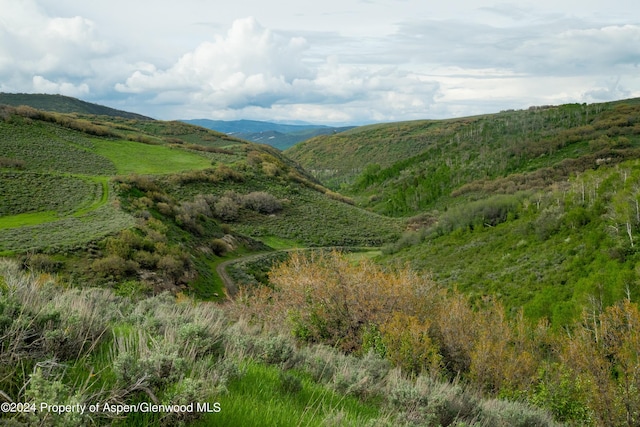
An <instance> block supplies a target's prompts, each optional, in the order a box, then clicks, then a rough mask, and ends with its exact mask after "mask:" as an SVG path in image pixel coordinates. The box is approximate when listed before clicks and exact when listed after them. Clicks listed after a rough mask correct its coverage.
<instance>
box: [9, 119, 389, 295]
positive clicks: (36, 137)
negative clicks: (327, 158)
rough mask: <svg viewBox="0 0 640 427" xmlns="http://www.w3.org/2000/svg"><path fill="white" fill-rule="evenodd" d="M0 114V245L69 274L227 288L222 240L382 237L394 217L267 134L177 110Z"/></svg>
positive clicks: (246, 245)
mask: <svg viewBox="0 0 640 427" xmlns="http://www.w3.org/2000/svg"><path fill="white" fill-rule="evenodd" d="M0 117H1V118H2V120H1V121H0V153H1V155H0V190H2V194H3V197H2V200H1V201H0V215H1V216H0V253H3V254H25V253H30V254H33V253H44V254H47V255H46V256H47V257H49V258H50V259H48V262H50V263H51V264H52V265H54V266H55V271H59V272H61V273H64V274H73V275H80V276H81V277H84V278H85V279H86V280H89V281H98V282H108V281H113V280H120V279H126V278H129V279H132V280H134V281H136V280H137V282H136V283H138V284H139V285H140V286H142V287H144V286H151V287H153V286H156V287H158V286H161V285H162V286H164V285H163V284H169V283H175V282H177V283H179V284H181V285H182V286H186V287H187V288H188V289H190V290H191V291H193V292H196V293H199V294H200V295H201V296H205V297H208V298H213V297H214V294H215V295H218V296H217V298H222V297H223V292H222V289H221V284H220V283H219V282H216V283H217V284H215V285H212V284H211V283H212V282H211V280H214V282H215V280H216V279H215V277H213V276H214V273H213V270H214V269H215V260H216V259H221V258H220V256H221V255H222V254H224V253H226V252H230V251H231V252H232V251H243V250H255V249H257V248H262V250H267V249H269V248H268V247H267V246H264V245H263V244H262V243H259V240H264V241H266V242H279V243H278V245H280V246H282V245H285V246H286V245H302V246H333V245H338V246H345V245H347V246H354V245H355V246H357V245H360V246H362V245H380V244H382V243H384V242H390V241H392V240H393V239H394V238H395V237H397V236H398V235H399V233H400V232H401V230H402V225H401V221H397V220H393V219H389V218H384V217H381V216H379V215H376V214H372V213H371V212H368V211H365V210H363V209H361V208H357V207H355V206H353V204H351V203H350V200H348V199H347V198H344V197H343V196H341V195H339V194H336V193H333V192H331V191H329V190H327V189H326V188H324V187H322V186H321V185H319V183H318V182H317V181H315V179H314V178H313V177H311V176H310V175H309V174H307V173H306V172H305V171H304V170H303V169H301V168H300V167H299V166H298V165H297V164H295V163H294V162H292V161H290V160H289V159H287V158H285V157H283V156H282V155H281V154H280V152H279V151H277V150H275V149H273V148H271V147H269V146H265V145H258V144H252V143H248V142H246V141H242V140H238V139H235V138H232V137H229V136H227V135H224V134H220V133H218V132H215V131H210V130H207V129H204V128H201V127H197V126H192V125H188V124H185V123H182V122H162V121H155V120H154V121H150V120H135V119H127V118H123V117H111V116H95V115H82V114H78V113H74V114H62V113H51V112H44V111H41V110H36V109H33V108H31V107H25V106H19V107H9V106H4V107H2V109H1V111H0ZM326 221H331V222H332V223H333V224H334V226H333V227H330V228H326V227H324V226H323V224H326ZM127 230H129V231H127ZM131 230H133V233H131V232H130V231H131ZM109 235H111V237H107V236H109ZM225 235H228V237H227V240H226V241H223V240H221V239H222V238H223V237H224V236H225ZM150 236H151V237H150ZM106 237H107V239H106V240H105V238H106ZM284 242H286V243H284ZM118 245H119V246H120V247H121V248H122V247H125V248H128V249H121V248H120V249H118V248H117V246H118ZM87 250H91V251H92V252H91V254H90V256H88V257H87V256H86V255H87V254H86V251H87ZM63 251H73V252H74V253H76V255H74V256H72V257H61V256H60V255H59V254H60V253H61V252H63ZM216 254H217V255H216ZM43 256H44V255H43ZM212 277H213V278H212Z"/></svg>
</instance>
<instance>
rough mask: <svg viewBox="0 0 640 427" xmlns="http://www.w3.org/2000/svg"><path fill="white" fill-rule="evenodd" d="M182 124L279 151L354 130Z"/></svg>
mask: <svg viewBox="0 0 640 427" xmlns="http://www.w3.org/2000/svg"><path fill="white" fill-rule="evenodd" d="M182 121H183V122H184V123H189V124H192V125H197V126H202V127H204V128H207V129H212V130H215V131H218V132H223V133H226V134H228V135H233V136H235V137H237V138H240V139H244V140H247V141H251V142H257V143H260V144H268V145H271V146H273V147H275V148H278V149H280V150H286V149H287V148H289V147H292V146H294V145H295V144H297V143H298V142H301V141H306V140H307V139H309V138H313V137H315V136H319V135H332V134H335V133H339V132H343V131H346V130H349V129H352V128H354V126H345V127H332V126H324V125H314V124H304V125H291V124H282V123H273V122H263V121H258V120H229V121H227V120H209V119H192V120H182Z"/></svg>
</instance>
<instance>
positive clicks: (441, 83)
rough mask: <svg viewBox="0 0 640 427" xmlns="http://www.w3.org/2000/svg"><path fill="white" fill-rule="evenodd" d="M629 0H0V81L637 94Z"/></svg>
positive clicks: (255, 114)
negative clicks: (511, 0) (441, 0)
mask: <svg viewBox="0 0 640 427" xmlns="http://www.w3.org/2000/svg"><path fill="white" fill-rule="evenodd" d="M639 65H640V5H638V4H637V1H636V0H607V1H604V0H580V1H577V0H535V1H529V0H520V1H517V2H516V1H513V2H508V1H507V2H505V1H490V0H478V1H472V0H448V1H446V2H435V1H427V0H322V1H317V0H314V1H309V0H298V1H291V0H288V1H287V0H271V1H269V2H264V1H262V0H231V1H229V0H228V1H225V2H222V1H210V0H209V1H208V0H181V1H170V0H154V1H135V0H109V1H104V0H93V1H86V0H0V92H21V93H59V94H63V95H68V96H73V97H77V98H80V99H83V100H86V101H89V102H95V103H99V104H103V105H107V106H109V107H113V108H118V109H123V110H127V111H132V112H136V113H139V114H144V115H147V116H151V117H154V118H157V119H163V120H174V119H195V118H208V119H218V120H238V119H251V120H267V121H282V122H295V121H304V122H310V123H318V124H331V125H346V124H365V123H373V122H390V121H401V120H415V119H443V118H452V117H462V116H470V115H476V114H484V113H495V112H499V111H502V110H506V109H523V108H528V107H529V106H533V105H557V104H563V103H570V102H579V103H583V102H586V103H592V102H604V101H610V100H618V99H625V98H632V97H639V96H640V67H639Z"/></svg>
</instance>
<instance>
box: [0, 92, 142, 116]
mask: <svg viewBox="0 0 640 427" xmlns="http://www.w3.org/2000/svg"><path fill="white" fill-rule="evenodd" d="M3 104H4V105H12V106H14V107H17V106H19V105H28V106H29V107H33V108H36V109H38V110H43V111H54V112H58V113H79V114H95V115H100V116H111V117H123V118H125V119H136V120H153V119H152V118H150V117H146V116H143V115H141V114H135V113H130V112H128V111H121V110H116V109H114V108H109V107H105V106H104V105H99V104H92V103H90V102H86V101H82V100H80V99H77V98H72V97H69V96H64V95H49V94H44V93H39V94H27V93H0V105H3Z"/></svg>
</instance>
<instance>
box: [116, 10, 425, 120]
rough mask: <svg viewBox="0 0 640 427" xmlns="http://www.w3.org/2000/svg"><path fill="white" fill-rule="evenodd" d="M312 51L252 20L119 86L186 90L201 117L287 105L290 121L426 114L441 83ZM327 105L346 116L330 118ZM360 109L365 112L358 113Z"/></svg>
mask: <svg viewBox="0 0 640 427" xmlns="http://www.w3.org/2000/svg"><path fill="white" fill-rule="evenodd" d="M309 48H310V46H309V43H308V42H307V41H306V39H304V38H301V37H295V36H293V37H291V36H284V35H282V34H280V33H276V32H274V31H271V30H269V29H266V28H264V27H263V26H261V25H260V24H259V23H258V22H257V21H256V20H255V19H254V18H245V19H240V20H236V21H235V22H234V23H233V24H232V26H231V28H230V29H229V31H228V32H227V34H226V35H225V36H216V37H215V39H214V40H213V41H211V42H204V43H202V44H200V45H199V46H198V47H197V48H196V49H194V50H193V51H191V52H189V53H186V54H184V55H183V56H182V57H181V58H180V59H178V60H177V62H176V63H175V64H174V65H172V66H171V67H169V68H167V69H164V70H163V69H158V68H157V67H155V66H154V65H151V64H147V65H145V67H144V69H142V68H141V69H139V70H136V71H135V72H133V73H132V74H131V75H130V76H129V77H128V78H127V79H126V81H125V82H124V83H119V84H117V85H115V89H116V90H117V91H120V92H123V93H132V94H146V95H150V96H153V97H154V102H162V99H164V96H163V94H164V93H167V92H168V93H172V94H176V93H182V94H183V97H184V98H183V103H184V104H192V105H194V104H196V105H197V104H199V105H201V109H200V110H201V115H202V114H205V112H207V115H212V114H215V115H221V114H222V115H224V114H225V113H224V111H225V110H236V111H242V112H244V113H247V112H248V111H252V112H253V114H255V113H256V111H258V110H256V109H255V107H258V108H259V109H262V110H268V109H272V110H273V111H276V110H278V111H281V110H282V106H284V105H288V106H290V111H291V113H290V114H291V116H297V115H298V114H299V113H300V112H301V111H306V112H307V113H309V114H312V115H313V116H314V117H318V118H324V120H321V121H323V122H326V121H329V120H331V119H328V117H334V118H335V117H338V116H339V117H343V118H345V119H347V120H349V117H351V119H353V118H354V117H356V116H357V117H359V118H361V119H366V117H369V120H370V117H372V116H376V117H383V116H385V115H387V114H390V113H391V114H393V115H394V116H401V114H398V113H399V112H404V113H406V112H409V111H412V110H418V109H419V108H422V110H421V111H424V108H425V107H426V106H428V104H430V103H431V102H432V98H433V95H434V92H435V86H436V85H435V84H433V83H430V84H429V83H424V82H421V81H420V80H419V79H418V78H417V77H416V76H414V75H413V74H412V73H410V72H408V71H403V70H402V69H399V68H398V67H392V66H386V65H382V66H381V65H372V64H360V65H358V64H342V63H340V61H339V59H338V57H337V56H329V57H327V58H324V59H323V60H321V61H318V60H317V59H315V60H313V59H312V58H310V57H309V56H307V55H306V54H307V52H308V50H309ZM311 104H320V105H322V107H319V106H317V105H316V106H312V105H311ZM305 105H306V106H307V107H305ZM276 106H279V108H276ZM328 108H332V109H334V110H342V111H343V112H342V113H340V114H330V113H328V112H327V109H328ZM356 108H361V109H362V112H359V113H357V114H356V113H355V110H356ZM214 110H215V111H214ZM262 110H260V111H262ZM345 111H350V113H349V114H345V113H344V112H345ZM319 116H320V117H319ZM292 118H295V119H304V118H303V117H292ZM307 119H309V118H307Z"/></svg>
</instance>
